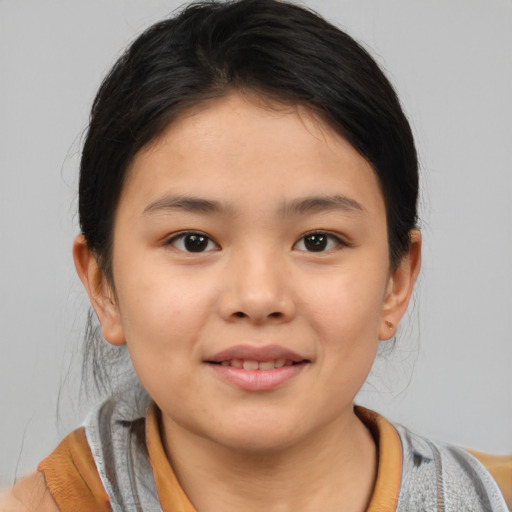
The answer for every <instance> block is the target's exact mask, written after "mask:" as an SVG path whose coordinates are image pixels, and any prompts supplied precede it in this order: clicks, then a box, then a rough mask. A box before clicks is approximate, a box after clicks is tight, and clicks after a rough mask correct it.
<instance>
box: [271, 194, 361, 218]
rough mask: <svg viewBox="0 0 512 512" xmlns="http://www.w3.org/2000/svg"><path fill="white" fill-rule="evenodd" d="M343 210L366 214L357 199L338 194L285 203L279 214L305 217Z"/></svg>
mask: <svg viewBox="0 0 512 512" xmlns="http://www.w3.org/2000/svg"><path fill="white" fill-rule="evenodd" d="M331 210H341V211H344V212H348V213H358V212H361V213H362V212H365V211H366V210H365V209H364V207H363V206H362V205H361V204H360V203H358V202H357V201H356V200H355V199H351V198H350V197H347V196H344V195H340V194H336V195H333V196H311V197H304V198H301V199H295V200H293V201H290V202H289V203H284V204H283V205H282V206H281V208H280V209H279V212H280V213H281V214H282V215H284V216H289V215H305V214H307V213H320V212H324V211H331Z"/></svg>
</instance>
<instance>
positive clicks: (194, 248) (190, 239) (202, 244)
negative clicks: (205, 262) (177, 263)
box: [185, 235, 208, 252]
mask: <svg viewBox="0 0 512 512" xmlns="http://www.w3.org/2000/svg"><path fill="white" fill-rule="evenodd" d="M207 245H208V238H206V237H205V236H203V235H188V236H187V237H186V238H185V247H186V249H187V251H190V252H201V251H203V250H204V249H205V248H206V246H207Z"/></svg>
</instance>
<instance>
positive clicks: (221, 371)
mask: <svg viewBox="0 0 512 512" xmlns="http://www.w3.org/2000/svg"><path fill="white" fill-rule="evenodd" d="M307 364H308V363H307V362H303V363H297V364H293V365H291V366H283V367H281V368H274V369H273V370H244V369H243V368H235V367H233V366H222V365H220V364H211V363H210V364H209V366H210V368H212V370H213V371H214V372H215V373H216V374H217V375H218V376H219V377H220V378H221V379H222V380H223V381H225V382H227V383H228V384H231V385H233V386H236V387H238V388H240V389H243V390H245V391H268V390H271V389H276V388H278V387H280V386H282V385H283V384H284V383H285V382H287V381H289V380H290V379H293V378H294V377H296V376H297V375H298V374H299V373H300V372H301V371H302V370H303V369H304V368H305V367H306V365H307Z"/></svg>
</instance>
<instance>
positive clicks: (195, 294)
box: [6, 0, 506, 512]
mask: <svg viewBox="0 0 512 512" xmlns="http://www.w3.org/2000/svg"><path fill="white" fill-rule="evenodd" d="M417 195H418V172H417V158H416V151H415V148H414V142H413V138H412V135H411V130H410V127H409V124H408V122H407V120H406V118H405V116H404V114H403V112H402V110H401V108H400V105H399V102H398V100H397V98H396V95H395V93H394V91H393V89H392V87H391V85H390V84H389V82H388V81H387V79H386V78H385V77H384V75H383V74H382V72H381V71H380V70H379V68H378V67H377V65H376V64H375V62H374V61H373V60H372V59H371V58H370V57H369V56H368V54H367V53H366V52H365V51H364V50H363V49H362V48H361V47H360V46H359V45H358V44H357V43H355V42H354V41H353V40H352V39H351V38H350V37H348V36H347V35H346V34H344V33H343V32H341V31H339V30H338V29H336V28H334V27H333V26H332V25H330V24H328V23H327V22H326V21H324V20H322V19H321V18H319V17H318V16H317V15H315V14H313V13H311V12H309V11H307V10H305V9H303V8H300V7H297V6H294V5H291V4H287V3H282V2H277V1H273V0H242V1H237V2H233V3H204V4H193V5H191V6H190V7H188V8H187V9H185V10H184V11H183V12H182V13H181V14H180V15H178V16H177V17H175V18H172V19H168V20H165V21H163V22H161V23H159V24H157V25H155V26H153V27H152V28H151V29H149V30H148V31H147V32H145V33H144V34H143V35H142V36H141V37H140V38H139V39H138V40H136V41H135V42H134V43H133V45H132V46H131V47H130V48H129V49H128V51H127V52H126V53H125V55H124V56H123V57H121V59H120V60H119V61H118V62H117V64H116V65H115V66H114V68H113V69H112V71H111V72H110V74H109V75H108V76H107V78H106V79H105V81H104V83H103V84H102V86H101V88H100V91H99V92H98V95H97V97H96V99H95V102H94V104H93V108H92V114H91V122H90V127H89V131H88V134H87V138H86V140H85V144H84V149H83V154H82V162H81V172H80V192H79V214H80V225H81V231H82V233H81V234H80V235H79V236H78V237H77V238H76V240H75V244H74V248H73V255H74V259H75V265H76V268H77V271H78V274H79V276H80V279H81V280H82V282H83V284H84V286H85V289H86V290H87V292H88V294H89V298H90V300H91V303H92V306H93V307H94V310H95V312H96V314H97V316H98V319H99V321H100V324H101V329H102V333H103V336H104V338H105V339H106V340H107V342H109V343H110V344H112V345H113V346H120V347H122V346H126V347H127V350H128V352H129V355H130V358H131V361H132V363H133V367H134V369H135V371H136V373H137V376H138V378H139V380H140V383H141V384H142V387H143V389H144V394H143V395H142V397H140V396H138V394H137V393H136V391H135V390H131V392H130V393H129V394H128V396H126V397H124V398H121V397H118V396H116V397H113V398H112V399H110V400H108V401H106V402H105V403H103V404H101V405H100V406H99V407H98V408H97V409H96V410H95V411H93V412H92V413H91V414H90V415H89V416H88V418H87V420H86V423H85V426H84V427H83V428H81V429H78V430H76V431H74V432H73V433H72V434H70V435H69V436H68V437H66V438H65V439H64V440H63V441H62V443H61V444H60V445H59V447H57V449H56V450H55V451H54V452H53V453H52V454H50V455H49V456H48V457H47V458H46V459H45V460H44V461H42V463H41V464H40V466H39V471H38V472H37V473H36V474H34V475H31V476H29V477H27V478H26V479H24V480H22V481H21V482H19V484H17V486H16V487H15V488H14V490H13V496H12V497H11V498H12V499H13V500H17V501H19V502H20V503H22V504H23V505H22V510H38V511H41V510H44V511H46V510H48V511H53V510H61V511H67V510H70V511H71V510H73V511H82V510H83V511H92V510H94V511H106V510H114V511H132V510H133V511H139V510H143V511H152V510H155V511H157V510H158V511H159V510H162V511H172V512H175V511H188V512H191V511H198V512H208V511H219V510H222V511H227V512H229V511H231V510H237V511H239V510H244V511H252V510H254V511H255V510H266V511H270V512H272V511H288V510H294V511H318V510H326V511H338V510H340V511H341V510H343V511H349V512H350V511H362V510H370V511H379V512H382V511H411V510H428V511H437V510H482V511H483V510H506V508H505V504H504V502H503V499H502V498H501V495H500V493H499V490H498V488H497V486H496V484H495V483H494V481H493V480H492V478H491V477H490V476H489V475H488V474H487V472H486V471H485V470H484V469H483V467H482V466H481V465H480V464H479V463H478V462H477V461H476V460H475V459H473V458H472V457H471V456H470V455H468V454H467V453H466V452H464V451H462V450H459V449H456V448H453V447H449V446H444V445H440V444H436V443H434V442H432V441H430V440H428V439H425V438H422V437H420V436H417V435H415V434H413V433H411V432H410V431H408V430H407V429H405V428H404V427H401V426H398V425H392V424H390V423H389V422H388V421H386V420H385V419H384V418H383V417H381V416H379V415H377V414H376V413H373V412H372V411H369V410H365V409H362V408H357V407H354V397H355V395H356V393H357V392H358V391H359V389H360V388H361V386H362V384H363V382H364V380H365V378H366V376H367V375H368V372H369V370H370V368H371V365H372V363H373V360H374V358H375V354H376V351H377V347H378V344H379V341H383V340H388V339H390V338H392V337H393V335H394V334H395V332H396V329H397V325H398V323H399V322H400V319H401V318H402V316H403V315H404V313H405V311H406V309H407V306H408V303H409V300H410V297H411V293H412V290H413V287H414V283H415V280H416V277H417V275H418V272H419V268H420V254H421V235H420V232H419V230H418V229H417V212H416V205H417ZM7 506H8V505H6V507H7Z"/></svg>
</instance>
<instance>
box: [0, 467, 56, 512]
mask: <svg viewBox="0 0 512 512" xmlns="http://www.w3.org/2000/svg"><path fill="white" fill-rule="evenodd" d="M36 511H37V512H59V507H58V506H57V503H56V502H55V500H54V499H53V497H52V495H51V493H50V491H49V489H48V486H47V485H46V481H45V478H44V475H43V474H42V473H40V472H38V471H36V472H34V473H31V474H30V475H27V476H26V477H24V478H22V479H21V480H19V481H18V482H16V484H15V485H14V486H13V487H12V489H9V490H6V491H4V492H2V493H1V494H0V512H36Z"/></svg>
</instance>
